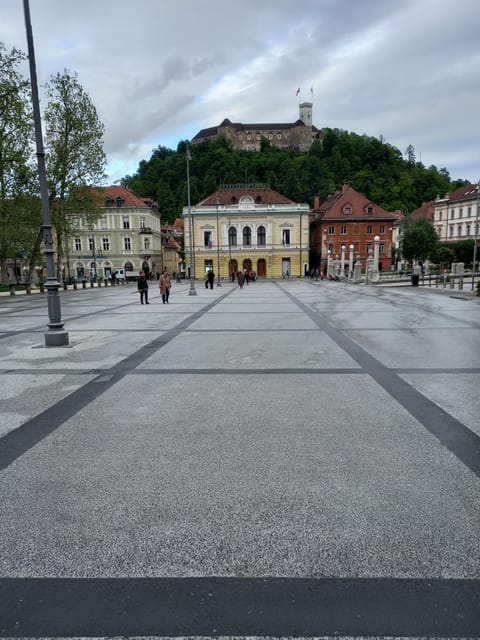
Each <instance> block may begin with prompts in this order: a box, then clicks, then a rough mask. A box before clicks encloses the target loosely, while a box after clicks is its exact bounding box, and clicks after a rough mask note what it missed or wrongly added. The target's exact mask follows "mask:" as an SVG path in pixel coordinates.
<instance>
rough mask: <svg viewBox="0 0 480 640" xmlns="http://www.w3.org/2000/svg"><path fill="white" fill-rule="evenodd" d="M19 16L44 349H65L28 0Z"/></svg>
mask: <svg viewBox="0 0 480 640" xmlns="http://www.w3.org/2000/svg"><path fill="white" fill-rule="evenodd" d="M23 12H24V16H25V29H26V34H27V46H28V61H29V66H30V81H31V86H32V107H33V120H34V125H35V141H36V147H37V162H38V178H39V183H40V200H41V205H42V231H43V242H44V252H45V262H46V265H47V280H46V282H45V287H46V288H47V307H48V316H49V320H50V322H49V323H48V329H49V330H48V331H47V333H45V346H46V347H60V346H66V345H68V333H67V332H66V331H65V330H63V324H64V323H63V322H62V314H61V308H60V296H59V295H58V289H59V288H60V283H59V282H58V280H57V278H56V275H55V260H54V248H53V237H52V224H51V219H50V207H49V203H48V187H47V176H46V170H45V153H44V150H43V138H42V121H41V117H40V101H39V98H38V84H37V70H36V65H35V49H34V46H33V33H32V23H31V19H30V6H29V3H28V0H23Z"/></svg>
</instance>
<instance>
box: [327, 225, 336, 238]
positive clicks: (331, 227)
mask: <svg viewBox="0 0 480 640" xmlns="http://www.w3.org/2000/svg"><path fill="white" fill-rule="evenodd" d="M328 235H329V236H334V235H335V227H334V226H333V225H332V226H330V227H328Z"/></svg>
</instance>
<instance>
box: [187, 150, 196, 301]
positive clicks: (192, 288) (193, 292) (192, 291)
mask: <svg viewBox="0 0 480 640" xmlns="http://www.w3.org/2000/svg"><path fill="white" fill-rule="evenodd" d="M186 158H187V207H188V220H189V230H190V291H189V292H188V295H189V296H196V295H197V292H196V290H195V264H194V261H193V224H192V207H191V204H190V160H191V159H192V156H191V155H190V147H189V146H188V142H187V153H186Z"/></svg>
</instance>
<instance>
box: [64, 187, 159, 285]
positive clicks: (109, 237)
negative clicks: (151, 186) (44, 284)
mask: <svg viewBox="0 0 480 640" xmlns="http://www.w3.org/2000/svg"><path fill="white" fill-rule="evenodd" d="M92 193H93V196H94V198H95V200H96V201H97V202H98V207H99V209H100V218H99V219H98V220H97V222H96V223H95V224H94V225H93V226H92V227H90V228H89V227H87V226H85V223H84V220H83V219H82V215H81V212H80V211H79V213H78V215H76V216H74V226H75V230H74V231H73V232H72V234H71V236H70V238H69V240H68V250H67V251H66V252H65V258H66V265H65V267H66V269H65V271H66V275H67V276H76V277H77V278H83V277H86V278H91V277H94V278H96V277H99V278H100V277H102V278H103V277H108V276H109V275H110V273H111V272H112V271H113V270H115V269H125V271H139V270H141V269H142V264H143V263H145V262H148V265H149V268H150V270H151V271H152V272H155V271H158V270H159V268H160V266H161V265H162V261H163V258H162V244H161V231H160V213H159V211H158V209H157V206H156V204H155V203H154V202H153V201H152V200H149V199H147V198H140V197H138V196H136V195H135V194H134V193H132V192H131V191H129V190H128V189H126V188H125V187H120V186H112V187H96V188H92Z"/></svg>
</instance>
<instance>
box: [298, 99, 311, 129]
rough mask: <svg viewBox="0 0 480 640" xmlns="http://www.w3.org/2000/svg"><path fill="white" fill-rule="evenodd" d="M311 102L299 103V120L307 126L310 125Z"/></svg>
mask: <svg viewBox="0 0 480 640" xmlns="http://www.w3.org/2000/svg"><path fill="white" fill-rule="evenodd" d="M312 107H313V103H312V102H302V103H301V104H300V120H301V121H302V122H304V123H305V124H306V125H307V126H309V127H311V126H312Z"/></svg>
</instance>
